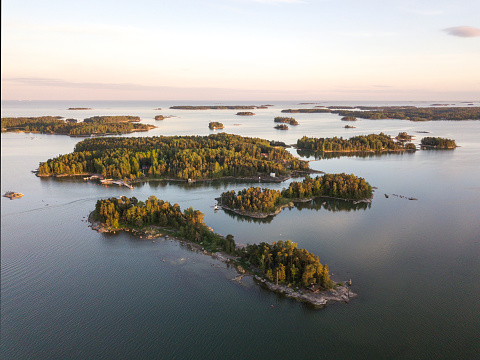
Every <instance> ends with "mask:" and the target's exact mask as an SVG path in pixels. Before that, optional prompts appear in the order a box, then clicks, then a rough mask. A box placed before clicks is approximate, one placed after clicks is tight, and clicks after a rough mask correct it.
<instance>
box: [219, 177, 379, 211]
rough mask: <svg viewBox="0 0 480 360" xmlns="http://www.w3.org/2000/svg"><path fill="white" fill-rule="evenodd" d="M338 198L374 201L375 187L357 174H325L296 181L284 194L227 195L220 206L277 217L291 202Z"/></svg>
mask: <svg viewBox="0 0 480 360" xmlns="http://www.w3.org/2000/svg"><path fill="white" fill-rule="evenodd" d="M322 196H325V197H334V198H339V199H348V200H360V199H370V198H371V197H372V187H371V186H370V184H369V183H367V182H366V181H365V179H363V178H360V177H357V176H355V175H353V174H351V175H347V174H344V173H342V174H325V175H323V176H317V177H315V178H311V177H310V176H308V175H307V176H306V177H305V179H304V180H303V181H293V182H291V183H290V185H289V186H288V188H283V189H282V190H281V191H279V190H272V189H266V188H265V189H260V188H259V187H250V188H248V189H243V190H240V191H238V192H237V193H235V191H233V190H232V191H226V192H224V193H222V194H221V195H220V204H221V205H222V206H226V207H228V208H230V209H232V210H238V211H239V212H240V213H264V214H268V213H274V212H275V211H276V210H277V209H278V207H279V206H281V205H283V204H286V203H288V202H289V201H291V200H303V199H311V198H315V197H322Z"/></svg>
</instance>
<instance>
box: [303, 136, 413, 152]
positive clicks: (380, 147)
mask: <svg viewBox="0 0 480 360" xmlns="http://www.w3.org/2000/svg"><path fill="white" fill-rule="evenodd" d="M297 147H298V148H299V149H306V150H313V151H326V152H335V151H338V152H340V151H395V150H406V147H405V144H403V143H402V142H396V141H394V140H393V139H392V138H391V136H390V135H386V134H384V133H380V134H378V135H377V134H370V135H359V136H354V137H351V138H350V139H344V138H343V137H336V136H335V137H333V138H309V137H307V136H304V137H302V138H301V139H298V140H297Z"/></svg>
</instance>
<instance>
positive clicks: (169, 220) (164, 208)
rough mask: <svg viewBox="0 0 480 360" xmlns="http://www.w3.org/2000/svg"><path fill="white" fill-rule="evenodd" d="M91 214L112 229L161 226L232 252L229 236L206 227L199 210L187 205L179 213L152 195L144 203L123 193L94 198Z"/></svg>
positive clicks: (167, 203) (204, 243)
mask: <svg viewBox="0 0 480 360" xmlns="http://www.w3.org/2000/svg"><path fill="white" fill-rule="evenodd" d="M94 217H95V219H96V220H98V221H100V222H102V223H104V224H106V225H107V226H111V227H115V228H132V227H133V228H141V227H144V226H151V225H154V226H160V227H165V228H169V229H173V230H175V231H178V232H179V234H180V235H181V236H182V237H183V238H185V239H187V240H190V241H193V242H197V243H200V242H202V243H203V245H204V246H209V247H211V248H214V249H216V248H220V249H221V250H223V251H225V252H227V253H233V252H234V251H235V241H234V239H233V236H232V235H227V237H226V238H223V237H222V236H220V235H218V234H216V233H214V232H213V231H212V230H210V229H209V228H208V227H207V226H206V225H205V223H204V222H203V218H204V214H203V213H202V212H201V211H200V210H193V209H192V208H191V207H190V208H188V209H185V210H184V211H183V212H182V211H181V209H180V206H179V205H178V204H174V205H172V204H170V203H169V202H168V201H163V200H159V199H157V198H156V197H155V196H150V197H149V198H148V200H147V201H145V202H142V201H138V200H137V199H136V198H135V197H132V198H128V197H126V196H122V197H121V198H119V199H117V198H110V199H103V200H98V201H97V204H96V206H95V212H94Z"/></svg>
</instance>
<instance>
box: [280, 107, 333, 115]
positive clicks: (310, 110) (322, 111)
mask: <svg viewBox="0 0 480 360" xmlns="http://www.w3.org/2000/svg"><path fill="white" fill-rule="evenodd" d="M331 112H332V110H330V109H319V108H315V109H284V110H282V113H307V114H310V113H331Z"/></svg>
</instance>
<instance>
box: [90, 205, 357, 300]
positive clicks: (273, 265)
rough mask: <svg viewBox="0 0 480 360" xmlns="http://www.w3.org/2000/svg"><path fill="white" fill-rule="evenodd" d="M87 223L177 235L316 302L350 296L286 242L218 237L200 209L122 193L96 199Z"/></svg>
mask: <svg viewBox="0 0 480 360" xmlns="http://www.w3.org/2000/svg"><path fill="white" fill-rule="evenodd" d="M89 221H90V222H91V223H92V228H93V229H94V230H97V231H100V232H117V231H127V232H132V233H134V234H137V235H140V236H141V237H143V236H145V237H146V238H147V239H155V238H158V237H162V236H165V235H169V236H174V237H180V239H185V240H187V241H189V242H190V245H191V246H192V247H193V248H194V249H197V250H199V251H203V252H204V253H205V254H209V255H212V256H214V257H216V258H218V259H220V260H222V261H224V262H228V263H231V264H233V265H234V266H235V267H236V268H237V271H238V272H239V273H240V274H241V275H240V277H242V276H244V275H251V276H253V277H254V278H255V279H256V280H257V281H259V282H260V283H262V284H265V285H266V286H267V287H268V288H269V289H270V290H272V291H276V292H281V293H285V295H286V296H288V297H292V298H295V299H297V300H300V301H304V302H308V303H310V304H313V305H316V306H324V305H326V304H327V302H328V301H348V294H349V295H350V296H355V295H356V294H353V293H350V292H349V291H348V289H347V286H346V285H344V284H341V283H340V284H335V283H334V282H333V281H332V279H331V278H330V274H329V268H328V265H326V264H325V265H323V264H322V263H321V262H320V260H319V257H318V256H316V255H315V254H313V253H310V252H308V251H307V250H305V249H299V248H298V247H297V244H296V243H294V242H292V241H290V240H287V241H281V240H280V241H278V242H275V243H273V244H268V243H265V242H260V243H259V244H253V245H247V246H245V247H237V246H236V244H235V240H234V237H233V235H231V234H229V235H227V236H226V237H223V236H221V235H219V234H216V233H214V232H213V231H212V230H211V229H210V228H209V227H208V226H206V225H205V223H204V214H203V213H202V212H201V211H199V210H193V208H191V207H190V208H188V209H185V210H184V211H183V212H182V211H181V209H180V206H179V205H178V204H174V205H172V204H170V203H169V202H166V201H163V200H159V199H157V198H156V197H155V196H150V197H149V198H148V199H147V200H146V201H145V202H142V201H138V199H136V198H135V197H132V198H127V197H125V196H122V197H121V198H109V199H103V200H98V201H97V203H96V206H95V210H94V211H93V212H92V213H91V214H90V216H89ZM294 287H295V289H294ZM319 290H320V291H319Z"/></svg>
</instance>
